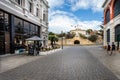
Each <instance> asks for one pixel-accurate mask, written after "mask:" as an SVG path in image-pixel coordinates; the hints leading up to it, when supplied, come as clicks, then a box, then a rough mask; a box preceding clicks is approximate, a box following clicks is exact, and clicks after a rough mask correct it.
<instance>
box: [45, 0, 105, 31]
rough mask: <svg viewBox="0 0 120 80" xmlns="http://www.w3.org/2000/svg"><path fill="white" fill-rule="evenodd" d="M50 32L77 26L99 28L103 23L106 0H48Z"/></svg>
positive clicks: (67, 29) (84, 28) (85, 28)
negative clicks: (103, 7) (103, 5)
mask: <svg viewBox="0 0 120 80" xmlns="http://www.w3.org/2000/svg"><path fill="white" fill-rule="evenodd" d="M47 1H48V3H49V6H50V8H49V32H54V33H61V31H63V32H68V31H70V30H73V29H75V28H80V29H83V30H87V29H93V30H99V29H100V27H99V25H101V24H102V23H103V9H102V4H103V2H104V0H47Z"/></svg>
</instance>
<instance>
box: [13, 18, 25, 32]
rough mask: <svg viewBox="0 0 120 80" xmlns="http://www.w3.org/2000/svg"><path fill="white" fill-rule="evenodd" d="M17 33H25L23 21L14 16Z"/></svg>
mask: <svg viewBox="0 0 120 80" xmlns="http://www.w3.org/2000/svg"><path fill="white" fill-rule="evenodd" d="M14 25H15V33H19V34H23V21H22V20H21V19H19V18H16V17H15V18H14Z"/></svg>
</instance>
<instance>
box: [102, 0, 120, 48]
mask: <svg viewBox="0 0 120 80" xmlns="http://www.w3.org/2000/svg"><path fill="white" fill-rule="evenodd" d="M103 8H104V46H105V45H106V44H107V42H109V43H110V44H111V43H112V42H115V44H116V45H117V48H119V42H120V0H105V2H104V4H103Z"/></svg>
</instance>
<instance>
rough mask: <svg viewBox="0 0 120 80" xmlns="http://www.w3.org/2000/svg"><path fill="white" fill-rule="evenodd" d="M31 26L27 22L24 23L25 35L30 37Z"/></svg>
mask: <svg viewBox="0 0 120 80" xmlns="http://www.w3.org/2000/svg"><path fill="white" fill-rule="evenodd" d="M29 28H30V24H29V23H28V22H26V21H24V35H29V34H30V30H29Z"/></svg>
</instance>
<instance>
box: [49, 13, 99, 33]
mask: <svg viewBox="0 0 120 80" xmlns="http://www.w3.org/2000/svg"><path fill="white" fill-rule="evenodd" d="M100 24H101V22H100V21H96V20H93V21H80V20H79V19H78V18H77V17H76V16H74V15H73V14H70V13H67V12H64V11H55V12H53V13H51V16H50V19H49V31H52V32H55V33H60V32H61V31H64V32H68V31H70V30H72V29H75V28H74V27H72V26H71V25H74V26H76V25H79V26H78V27H79V28H81V29H85V30H86V29H95V30H96V29H99V28H97V26H98V25H100Z"/></svg>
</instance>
